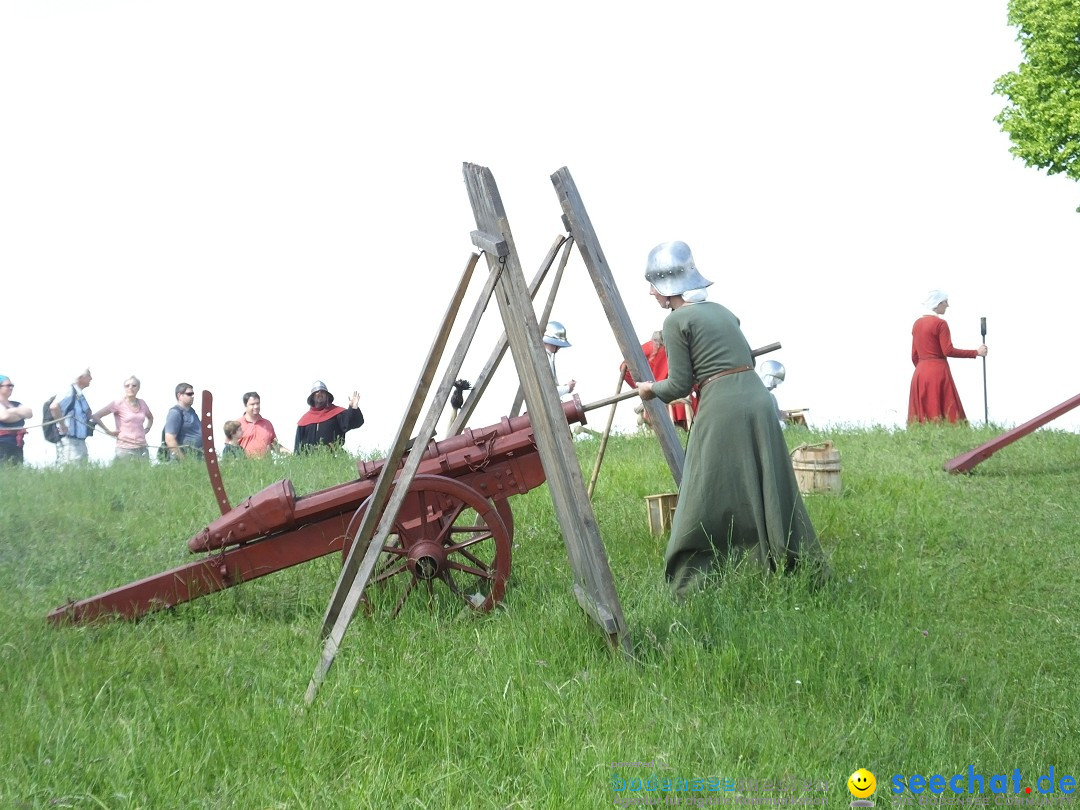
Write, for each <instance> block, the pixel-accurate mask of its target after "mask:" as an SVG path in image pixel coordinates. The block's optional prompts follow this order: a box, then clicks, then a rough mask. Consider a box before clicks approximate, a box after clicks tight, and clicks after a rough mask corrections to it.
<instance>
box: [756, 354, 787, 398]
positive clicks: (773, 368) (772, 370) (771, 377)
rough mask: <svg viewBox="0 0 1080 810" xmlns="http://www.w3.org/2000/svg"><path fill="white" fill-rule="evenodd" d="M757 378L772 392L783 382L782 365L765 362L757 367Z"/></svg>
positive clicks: (771, 361)
mask: <svg viewBox="0 0 1080 810" xmlns="http://www.w3.org/2000/svg"><path fill="white" fill-rule="evenodd" d="M757 373H758V376H759V377H761V381H762V382H763V383H765V387H766V388H768V389H769V390H770V391H772V390H773V389H774V388H776V386H778V385H779V384H780V383H782V382H783V381H784V375H785V374H786V372H785V370H784V364H783V363H777V362H776V361H775V360H766V361H765V362H764V363H762V364H761V365H760V366H758V372H757Z"/></svg>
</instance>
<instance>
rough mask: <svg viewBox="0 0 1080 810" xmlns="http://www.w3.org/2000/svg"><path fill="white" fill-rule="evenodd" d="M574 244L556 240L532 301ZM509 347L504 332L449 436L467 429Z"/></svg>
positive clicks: (563, 238) (531, 291)
mask: <svg viewBox="0 0 1080 810" xmlns="http://www.w3.org/2000/svg"><path fill="white" fill-rule="evenodd" d="M573 244H574V240H573V239H572V238H571V237H569V236H560V237H558V238H557V239H556V240H555V242H554V244H552V246H551V248H550V249H549V250H548V253H547V256H546V257H545V259H544V261H543V263H542V264H541V265H540V270H539V271H537V273H536V275H535V276H533V280H532V281H531V282H530V283H529V299H530V300H532V299H533V298H535V297H536V293H537V291H538V290H539V289H540V285H541V284H543V283H544V279H545V278H546V277H547V273H548V271H549V270H550V269H551V263H552V262H553V261H555V255H556V254H557V253H558V251H559V248H560V247H561V248H562V249H563V258H562V265H565V264H566V257H567V255H568V254H569V252H570V247H571V245H573ZM509 346H510V344H509V342H508V341H507V339H506V333H505V332H503V333H502V335H500V336H499V339H498V340H497V341H496V342H495V349H494V350H493V351H492V353H491V356H490V357H489V358H488V361H487V363H485V364H484V369H483V371H481V372H480V376H478V377H477V378H476V379H475V380H474V381H473V387H472V391H470V392H469V396H468V397H466V398H465V404H464V405H462V406H461V411H460V412H459V413H458V415H457V416H455V417H454V420H453V422H452V423H451V424H450V428H449V430H447V431H446V435H447V436H457V435H458V434H459V433H461V431H462V430H464V429H465V425H466V423H468V421H469V418H470V417H471V416H472V413H473V410H475V408H476V405H477V403H478V402H480V397H482V396H483V395H484V391H486V390H487V386H488V383H489V382H490V381H491V377H492V375H493V374H494V373H495V370H496V369H497V368H498V367H499V363H501V362H502V359H503V355H505V354H506V350H507V349H508V348H509Z"/></svg>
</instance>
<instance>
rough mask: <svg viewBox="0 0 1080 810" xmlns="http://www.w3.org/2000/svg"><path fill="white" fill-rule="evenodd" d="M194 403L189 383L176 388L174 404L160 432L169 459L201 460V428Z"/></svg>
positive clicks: (192, 389) (192, 391) (193, 390)
mask: <svg viewBox="0 0 1080 810" xmlns="http://www.w3.org/2000/svg"><path fill="white" fill-rule="evenodd" d="M194 402H195V388H194V387H193V386H192V385H191V383H184V382H182V383H180V384H179V385H177V386H176V404H175V405H173V406H172V407H171V408H169V415H168V416H166V417H165V429H164V430H163V431H162V439H163V440H164V442H165V448H166V452H167V453H168V454H169V456H168V457H169V458H170V459H176V460H181V459H184V458H195V459H198V458H202V426H201V424H200V422H199V412H198V411H197V410H195V408H194V407H193V404H194Z"/></svg>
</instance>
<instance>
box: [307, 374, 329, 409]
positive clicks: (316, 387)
mask: <svg viewBox="0 0 1080 810" xmlns="http://www.w3.org/2000/svg"><path fill="white" fill-rule="evenodd" d="M316 391H325V392H326V404H327V405H333V404H334V395H333V394H331V393H330V389H328V388H327V387H326V383H324V382H323V381H322V380H316V381H315V382H313V383H312V384H311V393H310V394H308V398H307V404H308V405H310V406H312V407H314V405H315V392H316Z"/></svg>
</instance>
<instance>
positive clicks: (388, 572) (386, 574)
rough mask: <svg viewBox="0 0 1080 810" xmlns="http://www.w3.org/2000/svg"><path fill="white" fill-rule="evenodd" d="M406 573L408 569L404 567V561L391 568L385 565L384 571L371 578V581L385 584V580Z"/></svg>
mask: <svg viewBox="0 0 1080 810" xmlns="http://www.w3.org/2000/svg"><path fill="white" fill-rule="evenodd" d="M406 571H408V568H407V567H406V565H405V562H404V561H402V562H400V563H398V564H397V565H395V566H393V567H391V566H389V565H387V566H386V567H385V568H384V569H382V570H381V571H379V572H378V573H376V574H375V575H374V576H372V578H371V581H372V582H376V583H379V582H386V580H388V579H390V577H396V576H397V575H398V574H401V573H404V572H406Z"/></svg>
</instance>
